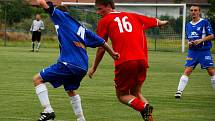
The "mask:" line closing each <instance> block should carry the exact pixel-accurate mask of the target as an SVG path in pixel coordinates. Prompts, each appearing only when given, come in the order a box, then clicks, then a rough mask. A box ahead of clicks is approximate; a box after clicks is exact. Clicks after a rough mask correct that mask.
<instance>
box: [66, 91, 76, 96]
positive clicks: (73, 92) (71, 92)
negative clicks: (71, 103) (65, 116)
mask: <svg viewBox="0 0 215 121" xmlns="http://www.w3.org/2000/svg"><path fill="white" fill-rule="evenodd" d="M67 94H68V95H69V96H70V97H73V96H75V95H76V92H75V91H74V90H69V91H67Z"/></svg>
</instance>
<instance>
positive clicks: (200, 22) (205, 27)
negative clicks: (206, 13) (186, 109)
mask: <svg viewBox="0 0 215 121" xmlns="http://www.w3.org/2000/svg"><path fill="white" fill-rule="evenodd" d="M200 14H201V9H200V7H199V6H197V5H192V6H191V7H190V15H191V17H192V21H191V22H189V23H187V24H186V36H187V39H188V44H189V50H188V55H187V59H186V64H185V69H184V74H183V75H182V76H181V78H180V81H179V85H178V90H177V92H176V94H175V98H181V95H182V92H183V91H184V89H185V87H186V85H187V83H188V79H189V76H190V75H191V73H192V71H193V70H194V69H195V67H196V66H197V65H198V64H199V63H200V64H201V68H202V69H207V72H208V74H209V75H210V76H211V82H212V85H213V88H214V89H215V70H214V63H213V58H212V56H211V52H210V49H211V47H212V43H211V40H212V39H213V38H214V34H213V30H212V27H211V25H210V23H209V22H208V20H207V19H203V18H200Z"/></svg>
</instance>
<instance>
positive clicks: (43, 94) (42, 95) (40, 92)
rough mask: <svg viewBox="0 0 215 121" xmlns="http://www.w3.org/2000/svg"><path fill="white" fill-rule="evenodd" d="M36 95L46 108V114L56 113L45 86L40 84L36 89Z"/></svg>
mask: <svg viewBox="0 0 215 121" xmlns="http://www.w3.org/2000/svg"><path fill="white" fill-rule="evenodd" d="M35 89H36V94H37V96H38V98H39V100H40V103H41V105H42V106H43V107H44V112H45V113H51V112H54V110H53V109H52V107H51V105H50V101H49V97H48V90H47V88H46V85H45V84H40V85H38V86H36V87H35Z"/></svg>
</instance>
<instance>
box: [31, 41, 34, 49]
mask: <svg viewBox="0 0 215 121" xmlns="http://www.w3.org/2000/svg"><path fill="white" fill-rule="evenodd" d="M31 44H32V50H34V45H35V43H34V42H32V43H31Z"/></svg>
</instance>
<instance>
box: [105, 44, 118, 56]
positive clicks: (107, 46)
mask: <svg viewBox="0 0 215 121" xmlns="http://www.w3.org/2000/svg"><path fill="white" fill-rule="evenodd" d="M102 47H103V48H105V50H106V51H107V52H108V53H109V55H110V56H111V57H112V58H113V59H114V60H118V59H119V53H116V52H114V50H113V49H112V48H111V47H110V46H109V45H108V44H107V43H106V42H105V43H104V45H103V46H102Z"/></svg>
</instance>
